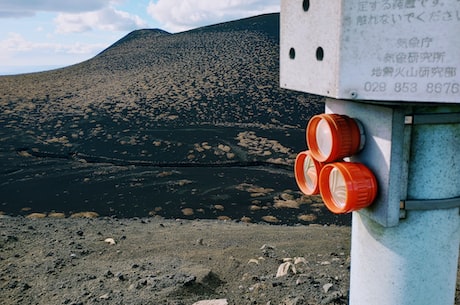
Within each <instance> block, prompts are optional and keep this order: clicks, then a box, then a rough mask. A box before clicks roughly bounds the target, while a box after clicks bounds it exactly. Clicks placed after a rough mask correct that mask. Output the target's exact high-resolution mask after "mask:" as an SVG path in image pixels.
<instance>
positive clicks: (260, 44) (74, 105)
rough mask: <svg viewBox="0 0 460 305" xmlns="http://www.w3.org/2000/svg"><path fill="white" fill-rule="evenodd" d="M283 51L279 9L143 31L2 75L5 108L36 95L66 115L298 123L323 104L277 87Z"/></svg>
mask: <svg viewBox="0 0 460 305" xmlns="http://www.w3.org/2000/svg"><path fill="white" fill-rule="evenodd" d="M278 52H279V14H269V15H263V16H258V17H253V18H247V19H243V20H238V21H233V22H227V23H222V24H217V25H213V26H208V27H203V28H199V29H196V30H191V31H188V32H183V33H178V34H169V33H167V32H164V31H162V30H138V31H134V32H132V33H130V34H128V35H127V36H125V37H124V38H122V39H120V40H119V41H118V42H116V43H114V44H113V45H112V46H110V47H109V48H107V49H106V50H104V51H103V52H101V53H100V54H99V55H97V56H96V57H94V58H92V59H90V60H88V61H86V62H83V63H80V64H77V65H74V66H70V67H66V68H63V69H59V70H54V71H50V72H42V73H34V74H26V75H19V76H7V77H0V92H1V94H0V107H2V108H5V103H8V102H10V101H18V100H22V101H31V100H34V101H47V103H46V105H50V103H52V104H53V107H50V108H52V109H53V110H51V111H52V112H53V111H57V112H59V113H69V114H72V113H74V114H79V113H85V112H87V111H88V110H87V109H88V107H90V108H91V109H92V110H93V111H99V112H100V111H102V112H111V113H113V112H114V111H115V112H116V113H123V116H125V117H126V118H129V117H130V116H131V115H132V114H133V112H132V111H134V110H135V109H136V116H137V117H138V116H139V114H140V116H141V117H145V119H147V120H148V122H149V123H151V124H160V125H161V124H164V123H166V124H168V125H169V124H170V123H171V122H170V121H171V119H174V118H175V120H176V121H177V122H176V124H179V125H189V124H191V125H195V124H232V125H234V124H272V123H273V125H274V126H277V125H279V126H283V125H290V126H297V127H300V126H303V125H304V124H305V122H306V120H307V119H308V117H309V116H310V114H311V113H312V112H317V111H318V110H320V108H321V107H322V106H321V105H320V104H318V107H317V105H316V104H311V103H310V102H311V101H312V99H313V100H317V99H316V98H314V97H311V96H308V95H306V94H301V93H295V92H291V91H287V90H282V89H280V88H279V85H278V78H279V63H278V58H279V55H278ZM10 106H12V105H10ZM7 108H8V107H7ZM45 108H46V106H45ZM312 108H314V109H312ZM10 110H12V109H10ZM137 110H139V111H140V113H137ZM50 115H52V113H50Z"/></svg>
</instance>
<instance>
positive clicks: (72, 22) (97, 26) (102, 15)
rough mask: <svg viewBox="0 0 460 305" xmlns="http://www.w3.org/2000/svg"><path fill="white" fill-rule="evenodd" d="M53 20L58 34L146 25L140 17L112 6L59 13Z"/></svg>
mask: <svg viewBox="0 0 460 305" xmlns="http://www.w3.org/2000/svg"><path fill="white" fill-rule="evenodd" d="M54 22H55V24H56V32H57V33H60V34H63V33H80V32H86V31H90V30H104V31H130V30H134V29H138V28H142V27H147V23H146V22H145V21H143V20H142V19H141V18H140V17H138V16H136V15H132V14H129V13H127V12H123V11H119V10H116V9H114V8H112V7H107V8H103V9H101V10H97V11H93V12H86V13H79V14H69V13H59V14H58V16H57V17H56V19H55V20H54Z"/></svg>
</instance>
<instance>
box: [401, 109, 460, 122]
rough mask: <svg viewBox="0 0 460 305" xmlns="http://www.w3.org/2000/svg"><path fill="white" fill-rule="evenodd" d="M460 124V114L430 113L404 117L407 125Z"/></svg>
mask: <svg viewBox="0 0 460 305" xmlns="http://www.w3.org/2000/svg"><path fill="white" fill-rule="evenodd" d="M458 123H460V113H459V112H456V113H455V112H454V113H452V112H451V113H428V114H411V115H406V116H405V117H404V124H406V125H427V124H458Z"/></svg>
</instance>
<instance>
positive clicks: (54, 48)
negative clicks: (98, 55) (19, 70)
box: [0, 33, 106, 57]
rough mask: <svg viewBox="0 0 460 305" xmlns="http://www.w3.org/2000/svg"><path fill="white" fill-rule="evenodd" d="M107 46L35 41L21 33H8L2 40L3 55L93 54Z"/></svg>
mask: <svg viewBox="0 0 460 305" xmlns="http://www.w3.org/2000/svg"><path fill="white" fill-rule="evenodd" d="M104 47H106V45H104V44H82V43H78V42H75V43H72V44H62V43H52V42H33V41H29V40H27V39H25V38H24V37H23V36H22V35H21V34H18V33H8V37H7V38H6V39H4V40H2V41H0V50H1V51H0V53H2V55H3V56H2V57H5V56H6V54H14V53H17V52H21V53H25V52H47V53H66V54H91V53H94V52H95V51H97V50H101V49H102V48H104Z"/></svg>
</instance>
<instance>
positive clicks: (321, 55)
mask: <svg viewBox="0 0 460 305" xmlns="http://www.w3.org/2000/svg"><path fill="white" fill-rule="evenodd" d="M323 58H324V50H323V48H322V47H318V48H317V49H316V60H317V61H323Z"/></svg>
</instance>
